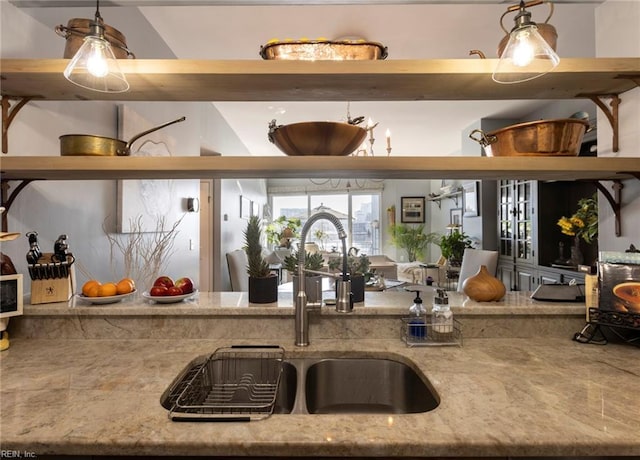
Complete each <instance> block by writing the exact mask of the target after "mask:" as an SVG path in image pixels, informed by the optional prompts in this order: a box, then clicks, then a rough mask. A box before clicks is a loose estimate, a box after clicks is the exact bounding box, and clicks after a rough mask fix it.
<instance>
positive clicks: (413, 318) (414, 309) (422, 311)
mask: <svg viewBox="0 0 640 460" xmlns="http://www.w3.org/2000/svg"><path fill="white" fill-rule="evenodd" d="M426 314H427V309H426V308H424V305H422V299H421V298H420V291H416V298H415V299H413V305H411V307H410V308H409V335H410V336H411V337H415V338H420V339H424V338H425V337H426V336H427V323H426V321H425V319H426Z"/></svg>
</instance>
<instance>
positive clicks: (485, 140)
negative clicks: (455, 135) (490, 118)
mask: <svg viewBox="0 0 640 460" xmlns="http://www.w3.org/2000/svg"><path fill="white" fill-rule="evenodd" d="M475 134H479V135H480V136H479V137H475ZM469 139H472V140H474V141H476V142H477V143H478V144H480V145H481V146H483V147H486V146H488V145H491V144H494V143H496V142H497V141H498V138H497V136H494V135H493V134H487V133H485V132H484V131H483V130H481V129H474V130H473V131H471V132H470V133H469Z"/></svg>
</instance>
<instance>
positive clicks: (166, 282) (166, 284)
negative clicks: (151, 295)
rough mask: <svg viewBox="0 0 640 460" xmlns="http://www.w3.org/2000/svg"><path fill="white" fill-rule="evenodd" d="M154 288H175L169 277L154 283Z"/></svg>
mask: <svg viewBox="0 0 640 460" xmlns="http://www.w3.org/2000/svg"><path fill="white" fill-rule="evenodd" d="M153 285H154V286H164V287H166V288H170V287H171V286H173V280H172V279H171V278H169V277H168V276H161V277H160V278H158V279H156V280H155V281H154V283H153Z"/></svg>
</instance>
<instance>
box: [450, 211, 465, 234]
mask: <svg viewBox="0 0 640 460" xmlns="http://www.w3.org/2000/svg"><path fill="white" fill-rule="evenodd" d="M462 215H463V212H462V208H453V209H450V210H449V225H448V226H447V228H448V229H449V230H451V233H453V232H454V231H458V232H459V233H462V231H463V230H462Z"/></svg>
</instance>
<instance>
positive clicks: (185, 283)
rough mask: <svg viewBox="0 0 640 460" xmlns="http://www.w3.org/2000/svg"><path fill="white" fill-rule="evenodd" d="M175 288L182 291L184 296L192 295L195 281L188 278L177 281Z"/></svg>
mask: <svg viewBox="0 0 640 460" xmlns="http://www.w3.org/2000/svg"><path fill="white" fill-rule="evenodd" d="M175 286H176V287H179V288H180V289H182V293H183V294H191V293H192V292H193V281H191V278H188V277H186V276H185V277H183V278H180V279H178V280H176V282H175Z"/></svg>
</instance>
